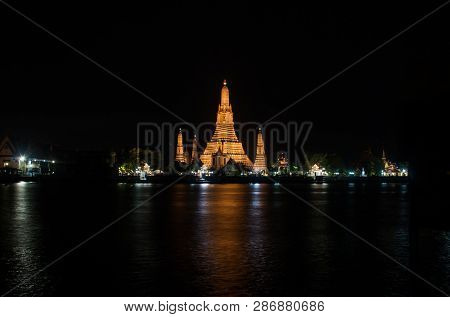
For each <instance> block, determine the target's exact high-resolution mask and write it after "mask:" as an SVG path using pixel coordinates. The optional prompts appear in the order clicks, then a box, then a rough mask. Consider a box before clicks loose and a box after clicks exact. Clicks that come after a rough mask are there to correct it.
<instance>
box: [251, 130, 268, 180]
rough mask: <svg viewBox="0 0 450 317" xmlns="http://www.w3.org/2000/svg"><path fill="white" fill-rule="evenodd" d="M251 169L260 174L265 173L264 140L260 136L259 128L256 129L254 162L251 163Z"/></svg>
mask: <svg viewBox="0 0 450 317" xmlns="http://www.w3.org/2000/svg"><path fill="white" fill-rule="evenodd" d="M253 171H254V172H256V173H260V174H267V172H268V170H267V160H266V153H265V151H264V141H263V137H262V131H261V128H259V131H258V140H257V144H256V157H255V164H253Z"/></svg>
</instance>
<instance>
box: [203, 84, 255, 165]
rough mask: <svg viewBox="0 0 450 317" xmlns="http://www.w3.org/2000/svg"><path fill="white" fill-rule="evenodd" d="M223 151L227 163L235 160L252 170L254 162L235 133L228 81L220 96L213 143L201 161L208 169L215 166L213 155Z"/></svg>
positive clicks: (211, 142)
mask: <svg viewBox="0 0 450 317" xmlns="http://www.w3.org/2000/svg"><path fill="white" fill-rule="evenodd" d="M219 148H220V150H221V155H222V156H223V157H225V159H226V161H228V160H229V159H231V158H232V159H233V160H234V161H235V162H236V163H241V164H244V165H245V166H246V167H248V168H251V167H252V165H253V164H252V162H251V161H250V159H249V158H248V156H247V155H246V154H245V151H244V147H243V146H242V143H241V142H239V140H238V138H237V136H236V132H235V131H234V120H233V110H232V107H231V103H230V91H229V89H228V86H227V82H226V80H224V81H223V86H222V91H221V94H220V104H219V109H218V111H217V120H216V129H215V131H214V134H213V136H212V138H211V141H209V142H208V144H207V145H206V149H205V151H204V152H203V154H202V155H201V156H200V160H201V161H202V163H203V164H204V165H206V166H207V167H211V166H212V165H213V160H212V155H213V154H215V153H217V152H218V150H219Z"/></svg>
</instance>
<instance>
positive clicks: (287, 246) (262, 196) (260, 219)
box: [0, 183, 450, 296]
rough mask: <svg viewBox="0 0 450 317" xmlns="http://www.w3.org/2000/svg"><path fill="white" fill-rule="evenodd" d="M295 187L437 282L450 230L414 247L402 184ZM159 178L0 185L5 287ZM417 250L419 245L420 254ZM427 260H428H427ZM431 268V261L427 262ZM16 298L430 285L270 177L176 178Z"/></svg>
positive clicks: (407, 291) (0, 278) (357, 290)
mask: <svg viewBox="0 0 450 317" xmlns="http://www.w3.org/2000/svg"><path fill="white" fill-rule="evenodd" d="M289 187H290V188H291V190H293V191H295V192H296V193H297V194H299V195H300V196H301V197H303V198H305V199H307V200H308V201H310V202H311V203H313V204H314V205H315V206H317V207H319V208H320V209H321V210H322V211H324V212H326V213H327V214H329V215H330V216H332V217H334V218H335V219H337V220H338V221H340V222H342V223H343V224H345V225H346V226H347V227H348V228H350V229H351V230H354V231H355V232H357V233H358V234H360V235H361V236H363V237H364V238H366V239H367V240H369V241H371V242H372V243H373V244H375V245H377V246H378V247H380V248H381V249H383V250H384V251H386V252H387V253H389V254H390V255H392V256H393V257H395V258H396V259H397V260H399V261H401V262H402V263H404V264H406V265H413V266H414V269H415V270H416V271H420V273H421V274H422V275H425V276H426V277H428V278H430V279H431V280H432V281H433V282H435V283H437V284H439V283H440V284H439V286H440V287H442V288H445V287H447V289H448V286H447V284H446V283H445V281H446V280H448V278H449V275H450V273H449V272H450V268H449V262H450V258H449V253H450V242H449V233H448V232H446V231H442V230H434V231H433V232H431V231H430V230H428V229H421V231H420V232H418V233H416V234H415V235H414V237H416V236H417V237H419V238H415V239H420V237H422V236H425V237H428V238H427V239H425V240H423V241H422V240H420V241H419V242H420V243H419V247H420V248H419V249H417V248H414V250H415V251H414V253H411V244H410V243H411V242H410V241H411V232H410V231H411V227H410V208H411V204H410V195H409V193H408V185H406V184H379V185H376V184H359V183H349V184H341V185H339V184H303V185H290V186H289ZM161 188H163V186H162V185H156V184H117V185H114V184H110V185H106V184H87V185H86V184H84V185H83V186H80V185H77V184H73V185H68V184H67V185H66V184H64V185H60V184H58V185H51V184H37V183H36V184H29V183H19V184H12V185H8V186H2V187H1V188H0V251H1V252H0V259H1V262H0V268H1V270H0V285H2V286H1V288H2V289H1V290H2V291H6V290H7V288H10V287H13V286H14V285H16V284H17V283H19V282H20V281H22V280H24V279H25V278H26V277H27V276H29V275H30V274H32V273H34V272H37V271H38V270H39V269H40V268H42V267H43V266H45V265H46V264H47V263H49V262H51V261H52V260H53V259H55V258H56V257H57V256H59V255H60V254H62V253H63V251H66V250H68V249H70V248H71V247H72V246H73V245H76V244H77V243H78V242H80V241H82V240H83V239H85V238H86V237H88V236H89V235H90V234H92V233H94V232H96V231H97V230H98V229H100V228H102V227H103V226H104V225H106V224H108V223H109V222H110V221H112V220H114V219H115V218H117V216H120V215H121V214H123V213H124V212H126V211H128V210H130V209H131V208H133V207H134V206H136V205H139V204H140V203H142V202H143V201H145V200H146V199H148V198H149V197H151V196H152V195H154V194H155V193H156V192H157V191H158V190H160V189H161ZM417 250H418V251H417ZM430 264H431V265H430ZM430 267H431V268H432V269H430ZM13 294H15V295H79V296H81V295H96V296H99V295H116V296H121V295H144V296H145V295H160V296H170V295H191V296H194V295H197V296H202V295H210V296H214V295H216V296H223V295H227V296H233V295H236V296H243V295H279V296H282V295H287V296H305V295H309V296H315V295H335V296H337V295H353V296H359V295H411V294H413V295H415V294H419V295H421V294H431V295H434V294H435V293H433V290H430V289H429V288H428V287H427V286H426V285H423V283H421V282H417V281H416V280H415V279H414V277H412V276H411V275H410V274H409V273H407V272H405V271H404V270H402V269H401V268H400V267H399V266H398V265H395V264H393V263H392V262H390V261H389V260H386V259H385V258H384V257H383V256H380V255H379V254H378V253H377V252H376V251H374V250H372V249H371V248H369V247H367V246H366V245H364V244H363V243H362V242H360V241H358V240H356V239H355V238H354V237H353V236H351V235H349V234H348V233H346V232H345V231H343V230H342V229H341V228H339V227H338V226H336V225H335V224H333V223H331V222H330V221H328V220H327V219H326V218H324V217H323V216H321V215H320V214H319V213H317V212H315V211H313V210H311V209H310V208H308V207H307V206H305V205H304V204H303V203H301V201H299V200H297V199H296V198H295V197H293V196H291V195H290V194H288V193H286V192H285V191H284V190H283V189H282V188H281V186H277V185H270V184H198V185H184V184H177V185H175V186H173V188H171V189H169V190H167V191H165V192H163V193H161V194H159V195H158V196H157V197H155V198H154V199H153V200H151V201H149V202H147V203H145V204H144V205H143V206H142V207H141V208H139V209H137V210H136V211H135V212H134V213H133V214H131V215H130V216H128V217H127V218H125V219H123V220H122V221H121V222H120V223H118V224H116V225H114V227H112V228H111V229H108V231H106V232H105V233H102V235H101V236H99V237H97V238H95V239H94V240H93V241H92V242H89V243H88V244H86V246H83V247H82V248H80V250H77V251H76V252H74V254H73V255H70V256H69V257H68V258H67V259H64V260H63V261H61V262H60V263H58V264H56V265H55V266H54V267H53V268H52V269H49V270H47V271H45V272H43V273H41V274H39V275H38V276H37V277H36V278H33V279H32V280H30V281H29V282H27V283H24V285H22V286H20V287H19V288H18V289H17V290H16V291H15V292H14V293H13Z"/></svg>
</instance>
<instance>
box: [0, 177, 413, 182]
mask: <svg viewBox="0 0 450 317" xmlns="http://www.w3.org/2000/svg"><path fill="white" fill-rule="evenodd" d="M180 177H182V178H181V179H179V178H180ZM178 179H179V180H178ZM176 180H178V182H180V183H187V184H233V183H234V184H273V183H282V184H289V183H292V184H296V183H297V184H302V183H306V184H308V183H408V182H409V181H410V179H409V178H408V177H382V176H373V177H316V178H312V177H304V176H270V177H265V176H206V177H204V178H199V177H197V176H193V175H186V176H180V175H164V176H149V177H147V178H146V179H145V180H141V179H140V178H139V177H138V176H117V177H110V178H102V177H89V176H87V177H83V176H80V177H57V176H54V175H49V176H45V175H42V176H35V177H23V176H17V177H14V178H11V177H9V178H0V183H2V184H7V183H15V182H112V183H153V184H169V183H172V182H175V181H176Z"/></svg>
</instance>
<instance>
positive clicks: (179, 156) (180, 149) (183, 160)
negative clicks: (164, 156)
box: [175, 129, 186, 163]
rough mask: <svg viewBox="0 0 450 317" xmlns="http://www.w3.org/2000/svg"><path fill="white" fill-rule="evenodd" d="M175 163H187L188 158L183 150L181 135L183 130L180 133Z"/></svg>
mask: <svg viewBox="0 0 450 317" xmlns="http://www.w3.org/2000/svg"><path fill="white" fill-rule="evenodd" d="M175 161H177V162H180V163H186V158H185V155H184V150H183V134H182V133H181V129H180V131H179V132H178V142H177V154H176V155H175Z"/></svg>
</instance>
